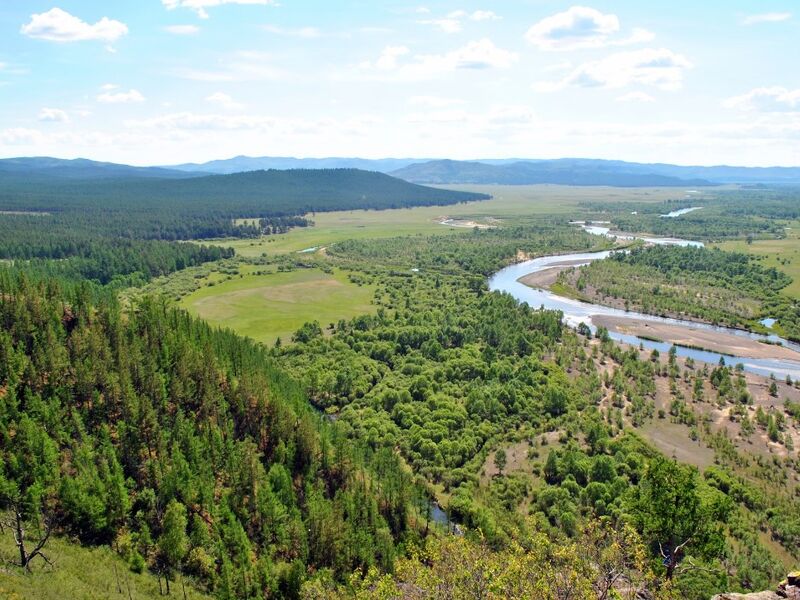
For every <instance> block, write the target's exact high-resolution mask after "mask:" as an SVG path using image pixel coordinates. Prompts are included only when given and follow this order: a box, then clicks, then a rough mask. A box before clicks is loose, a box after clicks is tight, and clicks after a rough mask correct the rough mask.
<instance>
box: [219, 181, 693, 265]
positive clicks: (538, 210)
mask: <svg viewBox="0 0 800 600" xmlns="http://www.w3.org/2000/svg"><path fill="white" fill-rule="evenodd" d="M447 187H448V189H455V190H463V191H472V192H481V193H485V194H491V195H492V199H491V200H483V201H478V202H464V203H462V204H455V205H450V206H425V207H417V208H399V209H389V210H352V211H335V212H327V213H315V214H310V215H306V216H307V217H308V218H310V219H311V220H312V221H314V226H313V227H297V228H295V229H292V230H291V231H289V232H288V233H284V234H278V235H270V236H264V237H262V238H260V239H258V240H247V239H223V240H216V241H215V243H219V244H224V245H226V246H230V247H232V248H234V249H235V250H236V253H237V254H239V255H240V256H250V257H252V256H261V255H262V254H267V255H274V254H283V253H290V252H299V251H301V250H305V249H308V248H321V247H324V246H327V245H328V244H333V243H335V242H340V241H343V240H351V239H375V238H385V237H394V236H401V235H414V234H418V233H421V234H440V235H452V234H457V233H459V232H463V231H464V228H458V227H449V226H447V225H441V224H440V223H438V221H439V220H440V218H441V217H453V218H459V219H473V220H475V221H477V222H486V220H487V219H499V220H500V221H504V220H506V221H511V220H513V222H518V221H527V220H535V219H537V218H540V217H542V216H543V215H554V214H555V215H558V214H563V215H564V217H565V218H571V216H574V214H575V212H576V210H577V209H578V204H579V203H580V202H585V201H598V202H608V201H614V200H619V201H631V202H633V201H636V202H648V201H652V202H661V201H664V200H669V199H671V198H679V197H681V193H682V192H681V190H679V189H676V188H631V189H619V188H606V187H569V186H559V185H519V186H516V185H506V186H499V185H450V186H447Z"/></svg>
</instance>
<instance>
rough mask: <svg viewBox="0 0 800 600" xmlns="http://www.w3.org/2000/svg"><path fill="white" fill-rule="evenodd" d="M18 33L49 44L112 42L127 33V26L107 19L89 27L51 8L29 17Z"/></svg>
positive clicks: (66, 13) (87, 24)
mask: <svg viewBox="0 0 800 600" xmlns="http://www.w3.org/2000/svg"><path fill="white" fill-rule="evenodd" d="M20 33H22V34H23V35H27V36H28V37H32V38H38V39H41V40H49V41H51V42H80V41H86V40H100V41H104V42H113V41H115V40H118V39H119V38H121V37H122V36H123V35H125V34H126V33H128V26H127V25H125V23H121V22H120V21H114V20H112V19H109V18H108V17H103V18H102V19H100V20H99V21H98V22H97V23H95V24H94V25H90V24H89V23H86V22H85V21H82V20H80V19H79V18H78V17H74V16H72V15H71V14H69V13H68V12H66V11H63V10H61V9H60V8H52V9H50V10H49V11H47V12H45V13H41V14H34V15H31V20H30V23H27V24H26V25H23V26H22V28H21V29H20Z"/></svg>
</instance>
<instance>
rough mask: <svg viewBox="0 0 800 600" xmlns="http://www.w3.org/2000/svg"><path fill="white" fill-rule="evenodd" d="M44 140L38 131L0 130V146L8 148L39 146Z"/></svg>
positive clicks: (21, 129)
mask: <svg viewBox="0 0 800 600" xmlns="http://www.w3.org/2000/svg"><path fill="white" fill-rule="evenodd" d="M43 140H44V136H43V135H42V132H41V131H39V130H38V129H26V128H24V127H12V128H11V129H2V130H0V144H2V145H8V146H25V145H33V144H40V143H42V141H43Z"/></svg>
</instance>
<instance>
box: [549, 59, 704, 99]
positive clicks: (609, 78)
mask: <svg viewBox="0 0 800 600" xmlns="http://www.w3.org/2000/svg"><path fill="white" fill-rule="evenodd" d="M691 67H692V63H691V62H689V60H688V59H687V58H686V57H685V56H683V55H682V54H676V53H675V52H672V51H671V50H667V49H666V48H659V49H655V48H644V49H642V50H632V51H629V52H617V53H616V54H611V55H609V56H607V57H605V58H602V59H600V60H595V61H591V62H587V63H584V64H582V65H579V66H578V67H577V68H575V69H574V70H573V71H572V72H571V73H569V74H568V75H567V76H566V77H564V78H563V79H561V80H560V81H554V82H539V83H537V84H534V89H537V90H539V91H545V92H547V91H556V90H560V89H563V88H565V87H570V86H574V87H603V88H623V87H626V86H628V85H631V84H640V85H647V86H651V87H656V88H659V89H662V90H677V89H680V87H681V86H682V85H683V73H684V71H685V70H686V69H690V68H691Z"/></svg>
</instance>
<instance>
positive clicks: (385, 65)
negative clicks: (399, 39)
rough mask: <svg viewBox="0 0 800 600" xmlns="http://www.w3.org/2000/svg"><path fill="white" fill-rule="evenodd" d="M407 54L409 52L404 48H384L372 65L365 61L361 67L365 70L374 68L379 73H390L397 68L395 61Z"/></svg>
mask: <svg viewBox="0 0 800 600" xmlns="http://www.w3.org/2000/svg"><path fill="white" fill-rule="evenodd" d="M409 52H410V50H409V49H408V48H406V47H405V46H386V47H385V48H384V49H383V50H381V55H380V56H379V57H378V59H377V60H376V61H375V63H374V64H373V63H371V62H369V61H367V62H365V63H362V64H361V67H362V68H365V69H370V68H373V67H374V68H376V69H380V70H381V71H391V70H392V69H395V68H397V59H398V58H400V57H401V56H405V55H406V54H408V53H409Z"/></svg>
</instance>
